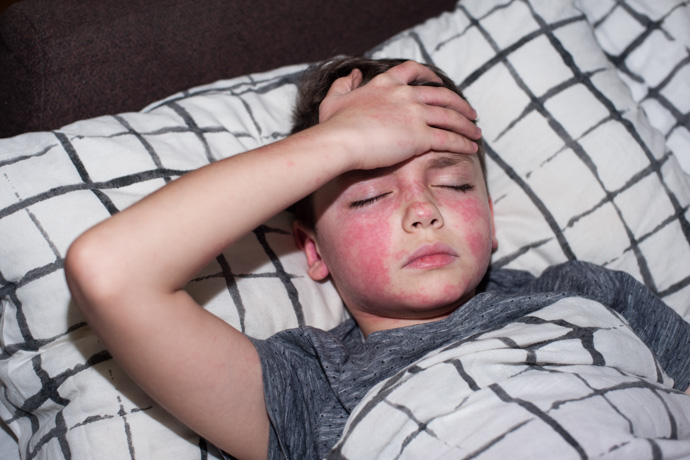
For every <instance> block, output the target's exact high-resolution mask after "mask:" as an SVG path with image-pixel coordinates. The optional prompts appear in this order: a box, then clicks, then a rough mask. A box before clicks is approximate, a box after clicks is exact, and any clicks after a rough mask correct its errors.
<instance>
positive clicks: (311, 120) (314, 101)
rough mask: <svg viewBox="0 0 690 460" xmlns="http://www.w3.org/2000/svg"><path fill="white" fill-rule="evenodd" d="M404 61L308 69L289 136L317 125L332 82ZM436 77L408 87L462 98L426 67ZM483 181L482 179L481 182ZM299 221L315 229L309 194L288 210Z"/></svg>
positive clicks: (368, 76) (357, 60) (340, 61)
mask: <svg viewBox="0 0 690 460" xmlns="http://www.w3.org/2000/svg"><path fill="white" fill-rule="evenodd" d="M403 62H405V60H404V59H368V58H364V57H351V56H344V57H337V58H334V59H331V60H328V61H324V62H321V63H319V64H316V65H313V66H311V67H309V68H308V69H307V70H306V71H305V73H304V76H303V77H302V80H301V81H300V84H299V87H298V91H297V102H296V104H295V107H294V109H293V113H292V122H293V125H292V131H291V134H295V133H298V132H300V131H303V130H305V129H307V128H311V127H312V126H314V125H317V124H318V123H319V106H320V105H321V101H323V99H324V98H325V97H326V94H327V93H328V90H329V89H330V87H331V85H332V84H333V82H334V81H335V80H337V79H338V78H341V77H346V76H348V75H350V72H352V71H353V70H354V69H359V70H360V71H361V72H362V85H366V84H367V83H369V82H370V81H371V80H372V79H373V78H374V77H375V76H377V75H379V74H382V73H384V72H386V71H387V70H389V69H391V68H392V67H395V66H397V65H399V64H402V63H403ZM427 67H429V68H430V69H431V70H432V71H433V72H434V73H435V74H436V75H438V76H439V78H440V79H441V81H442V82H443V83H442V84H439V83H436V82H429V81H413V82H412V83H410V85H412V86H422V85H424V86H443V87H445V88H448V89H450V90H451V91H453V92H455V93H456V94H458V95H459V96H460V97H462V98H463V99H465V96H463V94H462V92H460V90H459V89H458V88H457V87H456V86H455V83H453V81H452V80H451V79H450V78H449V77H448V76H447V75H446V74H445V73H444V72H443V71H442V70H441V69H439V68H437V67H435V66H432V65H428V64H427ZM477 145H478V147H479V149H478V151H477V155H478V157H479V162H480V164H481V167H482V173H483V174H486V173H485V167H484V145H483V143H482V141H481V139H480V140H479V141H477ZM484 182H486V178H485V180H484ZM290 210H292V211H293V212H294V213H295V214H296V216H297V219H298V220H299V221H301V222H302V224H304V225H305V226H306V227H308V228H311V229H313V230H316V216H314V207H313V205H312V195H309V196H307V197H305V198H303V199H302V200H300V201H298V202H297V203H295V204H294V205H293V206H291V207H290Z"/></svg>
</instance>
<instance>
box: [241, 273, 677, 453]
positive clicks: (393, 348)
mask: <svg viewBox="0 0 690 460" xmlns="http://www.w3.org/2000/svg"><path fill="white" fill-rule="evenodd" d="M481 290H482V292H481V293H479V294H477V295H476V296H475V297H474V298H473V299H471V300H470V301H468V302H467V303H465V304H464V305H462V306H461V307H460V308H458V309H457V310H456V311H455V312H453V314H452V315H450V316H449V317H448V318H446V319H444V320H441V321H437V322H433V323H426V324H420V325H416V326H410V327H405V328H400V329H391V330H386V331H379V332H375V333H373V334H370V335H369V337H368V338H367V339H366V340H365V339H364V337H363V334H362V332H361V331H360V330H359V328H358V327H357V325H356V324H355V323H354V321H352V320H350V321H346V322H345V323H343V324H341V325H340V326H338V327H336V328H335V329H332V330H330V331H322V330H319V329H315V328H303V329H291V330H287V331H282V332H279V333H278V334H276V335H274V336H273V337H271V338H269V339H268V340H253V342H254V344H255V346H256V348H257V350H258V352H259V356H260V358H261V365H262V372H263V378H264V393H265V396H266V406H267V409H268V414H269V418H270V420H271V435H270V446H269V458H300V459H308V458H323V457H325V456H326V454H327V453H328V451H329V450H330V449H331V447H333V445H334V444H335V443H336V442H337V440H338V439H339V437H340V436H341V434H342V431H343V428H344V426H345V423H346V421H347V419H348V416H349V414H350V413H351V412H352V410H353V409H354V408H355V406H356V405H357V404H358V403H359V402H360V401H361V400H362V398H363V397H364V395H365V394H366V393H367V392H368V391H369V389H371V388H372V387H373V386H374V385H376V384H377V383H378V382H380V381H382V380H384V379H386V378H388V377H391V376H393V375H395V374H396V373H397V372H398V371H399V370H401V369H402V368H404V367H406V366H408V365H410V364H411V363H413V362H414V361H417V360H418V359H419V358H421V357H423V356H424V355H426V354H427V353H429V352H431V351H433V350H436V349H438V348H439V347H442V346H444V345H446V344H449V343H452V342H455V341H457V340H459V339H464V338H469V337H472V336H474V335H477V334H481V333H485V332H487V331H490V330H493V329H496V328H499V327H501V326H504V325H505V324H508V323H510V322H513V321H515V320H517V319H519V318H521V317H523V316H525V315H527V314H530V313H532V312H534V311H537V310H540V309H542V308H544V307H546V306H548V305H551V304H553V303H554V302H556V301H558V300H560V299H562V298H564V297H572V296H579V297H585V298H589V299H592V300H595V301H597V302H599V303H601V304H603V305H605V306H608V307H609V308H611V309H613V310H615V311H616V312H618V313H619V314H621V315H622V316H623V317H625V318H626V320H627V321H628V323H629V324H630V326H631V328H632V329H633V331H634V332H635V333H636V334H637V335H638V336H639V337H640V339H642V341H644V343H645V344H646V345H647V346H648V347H649V348H650V350H651V351H652V352H653V353H654V355H655V356H656V358H657V359H658V360H659V363H660V364H661V366H662V368H663V369H664V370H665V371H666V372H667V373H668V375H669V376H671V377H672V378H673V379H674V381H675V388H677V389H682V390H685V389H686V388H687V387H688V385H689V384H690V324H688V323H686V322H685V321H684V320H683V319H682V318H681V317H680V316H678V315H677V314H676V313H675V312H673V311H672V310H671V309H670V308H668V307H667V306H666V305H665V304H664V303H663V302H662V301H660V300H659V299H658V298H657V297H656V296H654V295H653V294H652V293H651V292H650V291H649V290H648V289H647V288H646V287H644V286H643V285H641V284H640V283H638V282H637V281H635V280H634V279H633V278H632V277H631V276H629V275H627V274H625V273H622V272H613V271H609V270H606V269H602V268H600V267H596V266H594V265H590V264H586V263H582V262H571V263H566V264H563V265H560V266H557V267H553V268H551V269H549V270H547V271H546V272H544V274H543V275H542V276H541V277H539V278H534V277H533V276H532V275H530V274H528V273H525V272H520V271H514V270H495V271H491V272H490V273H489V274H488V276H487V278H486V280H485V282H484V285H483V286H482V287H481Z"/></svg>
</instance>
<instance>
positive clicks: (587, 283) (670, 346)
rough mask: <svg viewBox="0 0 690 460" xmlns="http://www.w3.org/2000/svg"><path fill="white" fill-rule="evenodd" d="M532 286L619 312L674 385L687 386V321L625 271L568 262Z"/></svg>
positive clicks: (689, 350)
mask: <svg viewBox="0 0 690 460" xmlns="http://www.w3.org/2000/svg"><path fill="white" fill-rule="evenodd" d="M532 289H533V290H534V291H536V292H545V291H552V292H559V291H561V292H566V293H570V294H573V295H579V296H582V297H586V298H588V299H591V300H595V301H598V302H600V303H602V304H604V305H606V306H608V307H609V308H611V309H613V310H614V311H616V312H618V313H620V314H621V315H622V316H623V317H624V318H625V319H626V320H627V321H628V324H630V327H631V328H632V330H633V331H634V332H635V334H637V336H638V337H640V339H641V340H642V341H643V342H644V343H645V344H646V345H647V347H649V349H650V350H651V351H652V353H654V355H655V356H656V358H657V360H658V361H659V364H660V365H661V367H662V368H663V369H664V371H666V373H667V374H668V375H669V376H670V377H671V378H672V379H673V381H674V388H676V389H678V390H681V391H685V390H686V389H687V388H688V386H690V323H688V322H687V321H685V320H684V319H683V318H682V317H681V316H680V315H679V314H678V313H676V312H675V311H674V310H672V309H671V308H670V307H668V306H667V305H666V304H665V303H664V302H663V301H662V300H661V299H659V298H658V297H657V296H656V295H654V293H652V291H650V290H649V289H648V288H647V287H646V286H644V285H643V284H642V283H640V282H638V281H637V280H636V279H635V278H633V277H632V276H631V275H629V274H628V273H625V272H621V271H613V270H608V269H605V268H602V267H598V266H596V265H592V264H589V263H586V262H570V263H566V264H562V265H558V266H555V267H552V268H549V269H547V270H546V271H545V272H544V273H543V274H542V276H541V277H539V278H538V279H537V280H536V281H535V282H534V283H533V284H532Z"/></svg>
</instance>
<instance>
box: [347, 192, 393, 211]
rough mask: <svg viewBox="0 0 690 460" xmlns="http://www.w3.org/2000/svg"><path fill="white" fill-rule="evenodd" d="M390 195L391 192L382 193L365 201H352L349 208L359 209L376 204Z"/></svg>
mask: <svg viewBox="0 0 690 460" xmlns="http://www.w3.org/2000/svg"><path fill="white" fill-rule="evenodd" d="M390 194H391V192H387V193H382V194H381V195H377V196H375V197H372V198H367V199H365V200H359V201H353V202H352V203H350V207H351V208H361V207H362V206H366V205H369V204H373V203H376V202H377V201H379V200H380V199H381V198H383V197H386V196H388V195H390Z"/></svg>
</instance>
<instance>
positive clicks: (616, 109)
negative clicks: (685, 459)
mask: <svg viewBox="0 0 690 460" xmlns="http://www.w3.org/2000/svg"><path fill="white" fill-rule="evenodd" d="M580 3H583V4H584V2H580ZM549 4H550V5H551V6H547V5H549ZM535 5H537V6H535ZM553 5H558V6H553ZM543 8H546V10H543ZM615 8H616V9H624V10H626V11H627V9H626V7H625V5H623V4H621V3H620V2H618V3H616V6H615ZM609 9H610V10H613V9H614V6H613V4H611V8H609ZM677 11H679V10H677ZM635 17H636V18H637V17H639V16H635ZM588 18H589V16H585V14H583V12H582V11H579V10H574V9H571V8H570V6H569V4H568V3H567V2H535V3H534V4H532V3H530V2H526V1H524V0H501V1H499V0H495V1H487V0H481V1H477V0H472V1H465V0H462V1H461V2H460V3H459V6H458V8H457V10H456V11H455V12H453V13H452V14H448V15H444V16H441V17H439V18H436V19H434V20H432V21H431V22H429V23H428V24H425V25H421V26H419V27H416V28H414V29H413V30H411V31H408V32H406V33H404V34H402V35H400V36H398V37H395V38H393V39H392V40H390V41H388V42H387V43H385V44H383V45H382V46H381V47H379V48H377V49H376V50H373V51H372V53H373V54H374V55H376V56H388V57H409V58H414V59H417V60H423V61H426V62H433V63H435V64H437V65H438V66H440V67H441V68H443V69H445V70H446V71H447V72H448V73H449V74H450V75H451V77H453V78H454V80H455V81H456V82H457V83H458V85H459V86H460V87H461V88H462V89H463V90H464V91H465V93H466V94H467V95H468V98H469V99H470V101H471V102H472V103H473V105H474V106H475V107H476V108H477V109H478V112H479V113H480V114H481V120H480V124H481V126H482V129H483V132H484V135H485V141H486V144H487V155H488V169H489V171H488V172H489V181H490V190H491V192H492V195H493V198H494V202H495V212H496V220H497V225H498V238H499V242H500V248H499V252H498V253H497V254H496V255H495V258H494V265H496V266H507V267H510V268H522V269H527V270H530V271H532V272H540V271H541V270H543V269H544V268H545V267H546V266H548V265H551V264H554V263H557V262H561V261H564V260H569V259H581V260H588V261H592V262H595V263H599V264H601V265H606V266H609V267H611V268H617V269H623V270H626V271H628V272H630V273H632V274H633V275H634V276H636V277H637V278H638V279H641V280H642V281H644V282H645V283H646V284H647V285H648V286H649V287H650V288H652V289H653V290H655V291H656V292H657V293H659V294H660V295H661V296H662V297H663V298H664V299H665V300H666V301H667V302H668V303H669V304H671V305H672V306H673V307H674V308H676V309H677V310H678V311H679V312H681V313H686V312H687V311H688V304H687V300H686V299H687V298H688V296H689V295H690V286H689V285H690V244H689V243H688V240H690V230H689V228H688V216H689V214H688V204H689V203H690V186H689V185H688V180H687V178H686V177H685V176H682V174H680V175H679V173H678V163H677V161H676V156H675V155H674V154H672V153H670V151H669V149H668V148H667V146H666V145H665V144H664V142H663V136H656V137H655V135H654V132H653V131H652V130H651V129H650V127H649V125H648V124H647V121H646V119H645V118H644V117H638V113H639V111H638V107H637V105H636V103H635V100H633V99H631V98H630V97H629V95H628V93H626V92H624V91H621V88H625V83H623V81H621V80H620V79H619V78H618V77H617V74H616V72H615V71H613V67H612V64H611V63H610V61H609V59H608V58H607V56H606V55H605V54H603V53H602V52H601V51H600V49H599V48H598V45H597V44H596V42H595V40H594V37H593V36H592V33H591V28H590V24H589V23H588V21H587V19H588ZM598 21H599V22H597V23H596V24H595V25H594V26H595V28H596V30H597V31H599V30H603V28H604V27H605V26H606V25H608V24H609V21H606V20H603V19H602V18H601V17H599V18H598ZM664 27H665V26H664ZM664 30H666V29H664ZM666 32H667V33H668V34H670V33H671V32H668V31H666ZM649 36H651V34H650V35H649ZM643 41H644V40H643V39H641V40H638V41H636V42H635V43H636V44H637V45H636V46H642V44H643V43H642V42H643ZM608 53H609V57H611V60H613V61H614V62H616V60H615V59H614V57H615V56H617V55H618V54H616V53H614V52H608ZM628 54H629V55H631V56H632V55H633V53H628ZM618 61H619V62H625V63H626V66H627V67H625V68H626V69H628V71H629V72H634V70H631V69H633V68H632V62H633V61H630V60H629V59H619V60H618ZM303 68H304V66H295V67H290V68H286V69H279V70H277V71H274V72H270V73H267V74H261V75H254V76H248V77H243V78H238V79H234V80H230V81H224V82H218V83H216V84H212V85H206V86H203V87H199V88H195V89H192V90H189V91H186V92H184V93H180V94H177V95H174V96H171V97H170V98H168V99H166V100H165V101H161V102H160V103H156V104H154V105H152V106H150V107H149V108H148V109H147V110H145V111H144V112H145V113H140V114H121V115H116V116H112V117H103V118H100V119H96V120H89V121H85V122H81V123H77V124H75V125H73V126H71V127H67V128H65V129H62V130H59V131H56V132H53V133H37V134H31V135H26V136H22V137H18V138H15V139H8V140H2V141H0V183H1V184H2V186H1V187H0V235H2V240H1V241H2V242H1V243H0V298H1V299H2V302H3V312H2V317H3V330H2V344H3V345H2V349H1V352H2V354H1V355H0V358H1V359H0V378H2V381H3V383H4V387H3V393H2V395H0V399H2V401H3V403H4V406H5V407H4V408H1V409H0V413H1V414H2V417H3V419H4V420H6V421H7V422H9V423H10V424H11V427H12V429H13V430H15V431H16V432H17V433H19V435H20V449H21V452H22V454H23V455H25V456H26V457H27V458H34V457H42V456H43V457H49V458H60V457H63V458H71V457H80V456H82V457H88V458H98V455H101V456H102V457H101V458H157V457H156V456H157V455H161V456H169V455H167V454H166V452H168V451H165V450H163V449H160V451H159V452H155V453H154V452H151V451H149V450H147V449H149V445H147V444H146V441H147V440H149V439H156V440H157V442H156V443H153V444H155V445H157V446H158V447H159V448H160V446H163V445H164V446H166V447H168V448H170V449H171V450H172V451H174V453H175V457H176V458H181V456H182V457H185V456H186V455H189V457H190V458H192V457H193V458H198V457H199V456H201V457H202V458H204V457H206V456H207V455H210V456H212V455H213V454H212V453H210V452H208V448H207V446H206V444H205V443H204V442H203V441H199V440H198V439H196V438H195V437H194V436H193V435H191V434H190V433H188V432H185V431H183V430H182V429H180V428H175V429H180V430H181V431H180V432H181V433H183V435H182V438H184V437H186V440H185V439H181V438H180V439H178V437H177V436H176V435H173V434H171V432H169V431H167V428H166V426H169V427H175V426H176V425H175V422H174V421H172V420H170V419H169V418H166V416H165V415H163V414H161V412H160V409H158V408H157V406H155V405H154V404H152V403H151V401H149V400H148V399H147V398H146V397H145V396H143V395H142V394H141V393H140V392H139V391H138V390H137V389H136V388H135V387H134V386H133V385H132V384H131V383H130V382H129V380H128V379H126V377H124V376H123V375H122V374H121V373H120V372H119V370H118V368H117V366H116V365H115V364H114V363H113V362H112V360H110V359H109V357H108V355H107V353H104V352H103V349H102V347H101V346H100V345H99V343H98V342H97V340H96V338H95V337H94V336H93V335H92V334H91V333H90V331H89V329H88V327H86V326H85V324H84V323H83V321H82V319H81V318H80V317H79V315H78V313H77V312H76V311H75V310H74V307H73V306H72V305H71V304H70V298H69V293H68V291H67V289H66V286H65V284H64V281H63V276H62V264H63V257H64V254H65V252H66V249H67V247H68V246H69V244H70V243H71V241H72V240H73V239H74V238H75V237H76V236H77V235H78V234H79V233H81V232H82V231H83V230H85V229H86V228H88V227H89V226H90V225H92V224H94V223H96V222H98V221H100V220H102V219H105V218H107V217H108V216H110V215H112V214H113V213H115V212H117V211H118V210H120V209H123V208H124V207H126V206H128V205H130V204H131V203H133V202H134V201H136V200H137V199H139V198H140V197H142V196H144V195H146V194H148V193H150V192H152V191H153V190H155V189H157V188H159V187H160V186H162V185H164V184H165V183H167V182H169V181H170V180H173V179H174V178H176V177H179V176H180V175H181V174H184V173H185V172H186V171H189V170H192V169H195V168H197V167H200V166H203V165H205V164H207V163H209V162H211V161H214V160H217V159H220V158H222V157H225V156H228V155H231V154H234V153H238V152H241V151H245V150H247V149H251V148H254V147H257V146H259V145H262V144H263V143H266V142H270V141H272V140H275V139H278V138H280V137H283V136H284V135H285V134H286V133H287V132H288V130H289V117H288V116H287V114H288V113H289V110H290V105H291V101H292V95H293V92H294V82H295V81H296V79H297V78H298V77H299V75H300V74H301V71H302V70H303ZM685 68H687V66H684V67H683V66H682V65H677V66H674V67H673V68H672V69H670V70H669V72H670V73H669V78H668V79H665V80H662V82H667V83H665V84H664V85H662V86H659V84H656V86H653V87H654V88H657V92H658V93H659V94H662V95H665V94H667V88H668V87H671V86H672V85H671V81H676V80H677V78H676V77H675V76H676V75H682V72H684V71H685V70H683V69H685ZM635 94H636V93H635ZM649 94H650V95H649V96H645V97H643V98H641V99H639V101H641V102H640V103H641V104H642V105H643V106H644V104H645V101H647V100H651V99H654V100H657V101H658V99H657V98H656V96H654V94H655V93H654V91H652V92H650V93H649ZM682 96H683V97H684V98H685V99H687V98H688V94H687V93H684V94H682ZM665 97H666V99H668V101H669V102H676V101H679V100H680V99H676V98H671V97H668V96H665ZM575 105H576V107H577V108H576V110H575V109H573V107H575ZM647 111H648V112H650V110H647ZM674 113H675V112H674ZM678 113H679V114H680V115H682V116H684V117H685V118H682V117H681V118H678V119H679V120H681V121H682V120H685V121H684V123H685V125H684V126H687V110H686V111H685V112H683V111H682V110H681V109H680V108H679V109H678ZM681 124H682V123H681ZM681 128H682V126H680V124H679V125H678V126H676V128H674V129H672V130H668V129H667V130H664V129H661V128H660V129H661V131H662V132H663V134H664V136H665V137H666V140H667V141H668V142H669V143H671V141H672V140H674V139H676V137H674V133H678V132H681V131H682V129H681ZM683 129H684V128H683ZM660 139H661V142H660ZM674 150H676V152H675V153H676V154H679V152H678V149H676V148H674ZM289 232H290V225H289V217H287V216H285V215H281V216H278V217H277V218H276V219H275V220H273V221H271V222H268V223H267V224H266V225H265V226H263V227H261V228H259V229H257V230H256V231H255V232H254V233H252V234H251V235H248V236H247V238H246V239H245V240H243V241H241V242H240V243H239V244H238V245H236V246H235V247H233V248H231V249H230V250H229V251H226V252H225V253H224V254H222V255H220V256H219V257H218V258H217V259H216V261H215V262H214V263H213V264H211V265H209V266H208V267H207V268H206V269H205V270H203V271H202V273H200V274H199V276H198V277H197V278H196V279H195V280H193V281H192V282H191V283H190V284H189V286H188V289H189V291H190V293H191V294H192V295H193V296H195V298H197V299H198V300H199V301H200V303H202V304H203V305H204V306H205V307H206V308H208V309H209V310H211V311H213V312H214V313H215V314H217V315H219V316H220V317H222V318H224V319H225V320H227V321H229V322H231V323H232V324H234V325H236V326H237V327H238V328H240V329H242V330H243V331H245V332H247V333H249V334H251V335H254V336H257V337H261V336H266V335H268V334H270V333H271V332H272V331H275V330H278V329H283V328H286V327H292V326H297V325H301V324H316V325H322V326H327V325H329V324H334V323H335V322H337V321H338V320H339V319H340V317H341V316H340V315H341V314H342V312H341V310H340V303H339V301H338V300H337V298H336V297H334V292H333V291H332V290H331V289H329V288H323V287H316V286H314V284H313V283H311V282H309V281H308V279H306V277H305V276H304V269H303V267H302V265H301V264H302V263H303V262H302V260H301V257H300V255H299V254H296V253H295V250H294V246H293V244H292V239H291V236H290V235H289ZM669 254H671V257H669ZM267 299H268V300H267ZM324 302H325V303H327V304H328V305H329V308H328V309H326V310H324V309H323V308H322V305H323V304H324ZM310 306H315V308H309V307H310ZM278 312H279V313H278ZM686 318H687V315H686ZM20 363H21V365H19V364H20ZM84 388H88V391H85V390H84ZM79 408H81V409H83V410H84V411H85V412H79ZM39 413H40V414H41V415H40V417H39ZM157 420H162V421H163V422H159V421H157ZM106 426H109V427H110V426H113V427H114V426H116V428H111V429H110V430H109V431H106V430H105V427H106ZM114 433H119V435H115V434H114ZM87 439H89V440H91V441H90V442H92V443H94V444H98V445H99V449H100V450H101V452H100V453H99V452H91V451H88V452H87V453H85V451H84V450H83V449H88V447H85V444H88V443H86V441H85V440H87ZM106 441H107V442H106ZM106 445H107V446H111V447H112V449H113V450H108V449H106V447H105V446H106ZM189 446H192V447H191V448H190V447H189ZM80 449H81V450H80ZM185 449H189V450H187V451H185ZM183 452H190V453H189V454H185V453H183Z"/></svg>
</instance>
